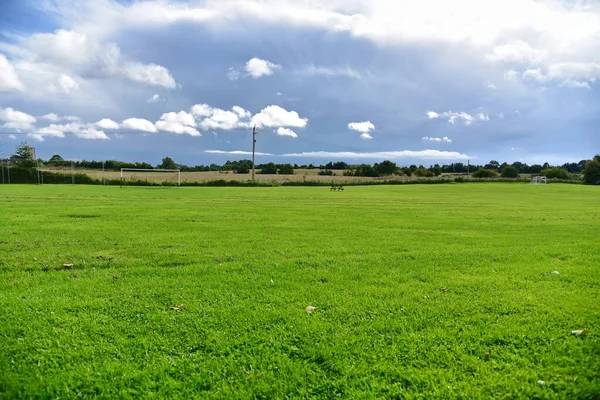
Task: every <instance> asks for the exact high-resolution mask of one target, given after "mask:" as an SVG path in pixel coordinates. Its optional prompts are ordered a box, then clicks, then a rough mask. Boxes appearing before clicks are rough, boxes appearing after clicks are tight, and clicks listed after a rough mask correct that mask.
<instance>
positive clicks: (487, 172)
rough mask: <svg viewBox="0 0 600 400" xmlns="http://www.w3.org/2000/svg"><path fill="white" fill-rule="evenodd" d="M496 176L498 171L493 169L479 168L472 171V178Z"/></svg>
mask: <svg viewBox="0 0 600 400" xmlns="http://www.w3.org/2000/svg"><path fill="white" fill-rule="evenodd" d="M497 176H498V171H494V170H493V169H483V168H479V169H478V170H477V171H475V172H473V177H474V178H496V177H497Z"/></svg>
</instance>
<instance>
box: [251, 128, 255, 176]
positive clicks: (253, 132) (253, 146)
mask: <svg viewBox="0 0 600 400" xmlns="http://www.w3.org/2000/svg"><path fill="white" fill-rule="evenodd" d="M255 152H256V125H254V127H253V128H252V183H254V153H255Z"/></svg>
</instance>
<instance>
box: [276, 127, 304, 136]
mask: <svg viewBox="0 0 600 400" xmlns="http://www.w3.org/2000/svg"><path fill="white" fill-rule="evenodd" d="M273 132H275V133H277V135H278V136H289V137H293V138H297V137H298V135H297V134H296V132H294V131H293V130H291V129H289V128H282V127H279V128H277V130H275V131H273Z"/></svg>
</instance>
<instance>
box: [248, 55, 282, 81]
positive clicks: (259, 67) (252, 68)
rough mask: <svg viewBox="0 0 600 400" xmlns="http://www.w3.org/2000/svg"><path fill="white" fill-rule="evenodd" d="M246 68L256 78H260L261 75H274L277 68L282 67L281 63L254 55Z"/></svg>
mask: <svg viewBox="0 0 600 400" xmlns="http://www.w3.org/2000/svg"><path fill="white" fill-rule="evenodd" d="M244 69H245V70H246V72H248V73H249V74H250V76H252V77H253V78H254V79H258V78H260V77H261V76H269V75H273V73H274V72H275V71H276V70H278V69H281V65H279V64H274V63H272V62H270V61H267V60H261V59H260V58H256V57H254V58H251V59H250V60H248V62H247V63H246V66H245V68H244Z"/></svg>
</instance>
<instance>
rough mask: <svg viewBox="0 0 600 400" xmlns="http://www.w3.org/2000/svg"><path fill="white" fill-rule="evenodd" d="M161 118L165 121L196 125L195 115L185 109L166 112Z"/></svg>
mask: <svg viewBox="0 0 600 400" xmlns="http://www.w3.org/2000/svg"><path fill="white" fill-rule="evenodd" d="M160 119H161V120H162V121H165V122H174V123H177V124H181V125H185V126H196V120H195V119H194V116H193V115H192V114H188V113H187V112H185V111H179V112H178V113H176V112H168V113H164V114H163V115H161V116H160Z"/></svg>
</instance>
